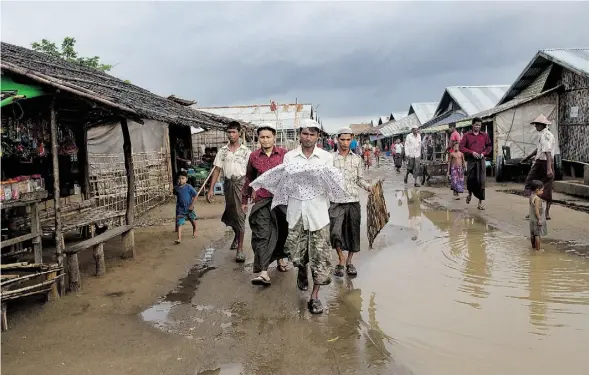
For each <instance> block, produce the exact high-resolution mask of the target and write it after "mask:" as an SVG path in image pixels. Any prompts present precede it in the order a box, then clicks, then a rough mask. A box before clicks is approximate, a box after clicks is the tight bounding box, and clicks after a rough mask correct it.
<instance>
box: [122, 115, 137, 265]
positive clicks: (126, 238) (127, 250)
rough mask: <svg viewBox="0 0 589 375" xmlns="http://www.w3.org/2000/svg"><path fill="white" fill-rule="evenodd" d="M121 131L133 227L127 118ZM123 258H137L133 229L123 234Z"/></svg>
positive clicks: (129, 219)
mask: <svg viewBox="0 0 589 375" xmlns="http://www.w3.org/2000/svg"><path fill="white" fill-rule="evenodd" d="M121 130H122V131H123V154H124V156H125V170H126V172H127V211H126V213H125V221H126V224H127V225H131V226H132V225H133V221H134V220H135V168H134V166H133V154H132V150H131V135H130V134H129V126H128V124H127V119H126V118H121ZM122 237H123V254H122V257H123V258H133V257H135V231H134V230H133V228H131V230H129V231H128V232H127V233H125V234H123V236H122Z"/></svg>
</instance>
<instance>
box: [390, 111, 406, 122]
mask: <svg viewBox="0 0 589 375" xmlns="http://www.w3.org/2000/svg"><path fill="white" fill-rule="evenodd" d="M405 117H407V112H406V111H403V112H393V118H392V119H393V120H396V121H399V120H400V119H402V118H405Z"/></svg>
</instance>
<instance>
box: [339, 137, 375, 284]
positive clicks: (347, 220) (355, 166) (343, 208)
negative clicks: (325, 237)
mask: <svg viewBox="0 0 589 375" xmlns="http://www.w3.org/2000/svg"><path fill="white" fill-rule="evenodd" d="M352 134H353V133H352V129H350V128H342V129H340V130H339V131H338V134H337V140H338V153H337V154H336V155H335V156H334V160H333V165H334V166H335V167H336V168H337V169H339V170H340V171H341V172H342V174H343V176H344V180H345V186H344V187H345V192H346V196H347V197H348V200H347V202H345V203H332V204H331V207H330V208H329V219H330V223H331V225H330V229H331V235H330V239H331V246H332V247H333V248H334V249H335V250H336V251H337V255H338V257H339V264H338V265H337V266H335V271H334V273H333V274H334V275H335V276H338V277H342V276H344V270H345V272H346V273H347V274H348V275H350V276H356V275H357V274H358V272H357V271H356V267H354V265H353V264H352V257H353V256H354V254H355V253H357V252H359V251H360V222H361V214H362V211H361V209H360V193H359V191H358V187H361V188H362V189H364V190H366V191H370V190H371V186H370V184H368V182H366V181H365V180H364V176H363V170H362V169H363V168H362V159H361V158H360V157H359V156H358V155H356V154H354V153H352V152H350V143H351V142H352ZM344 251H347V253H348V256H347V258H346V257H345V256H344Z"/></svg>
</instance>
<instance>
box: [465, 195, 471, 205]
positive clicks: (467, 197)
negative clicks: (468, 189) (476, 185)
mask: <svg viewBox="0 0 589 375" xmlns="http://www.w3.org/2000/svg"><path fill="white" fill-rule="evenodd" d="M471 199H472V195H467V196H466V204H470V200H471Z"/></svg>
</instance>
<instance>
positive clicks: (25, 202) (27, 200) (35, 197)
mask: <svg viewBox="0 0 589 375" xmlns="http://www.w3.org/2000/svg"><path fill="white" fill-rule="evenodd" d="M47 196H48V193H47V190H42V191H35V192H33V193H26V194H24V199H18V200H14V201H13V200H9V201H4V202H2V203H1V204H0V208H1V209H6V208H14V207H22V206H29V205H31V204H33V203H39V202H40V201H42V200H43V199H45V198H47Z"/></svg>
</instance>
